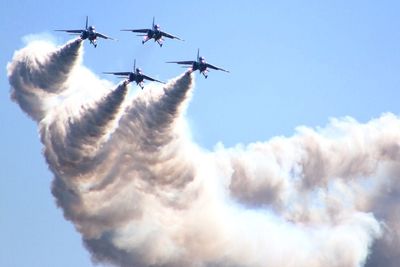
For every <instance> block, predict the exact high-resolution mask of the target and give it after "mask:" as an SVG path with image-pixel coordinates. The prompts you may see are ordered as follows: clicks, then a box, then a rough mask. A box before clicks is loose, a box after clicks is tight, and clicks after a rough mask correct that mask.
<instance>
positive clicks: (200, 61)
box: [167, 49, 229, 78]
mask: <svg viewBox="0 0 400 267" xmlns="http://www.w3.org/2000/svg"><path fill="white" fill-rule="evenodd" d="M167 63H176V64H181V65H189V66H190V65H191V66H192V69H191V71H196V70H199V72H200V73H201V74H203V76H204V78H207V77H208V71H209V70H208V68H210V69H214V70H222V71H225V72H229V71H227V70H224V69H222V68H219V67H216V66H214V65H212V64H210V63H207V62H206V59H205V58H204V57H201V56H200V49H197V60H196V61H194V60H188V61H168V62H167Z"/></svg>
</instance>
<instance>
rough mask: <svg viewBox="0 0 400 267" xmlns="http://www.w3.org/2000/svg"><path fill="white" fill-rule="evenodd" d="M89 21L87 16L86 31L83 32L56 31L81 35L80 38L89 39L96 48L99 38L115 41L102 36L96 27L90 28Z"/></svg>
mask: <svg viewBox="0 0 400 267" xmlns="http://www.w3.org/2000/svg"><path fill="white" fill-rule="evenodd" d="M88 21H89V18H88V16H86V25H85V29H82V30H56V31H59V32H68V33H69V34H77V35H80V38H81V39H82V40H85V39H89V41H90V43H91V44H92V45H93V46H94V47H97V42H96V40H97V37H100V38H103V39H109V40H115V39H113V38H111V37H109V36H106V35H104V34H101V33H99V32H96V29H95V27H94V26H89V27H88Z"/></svg>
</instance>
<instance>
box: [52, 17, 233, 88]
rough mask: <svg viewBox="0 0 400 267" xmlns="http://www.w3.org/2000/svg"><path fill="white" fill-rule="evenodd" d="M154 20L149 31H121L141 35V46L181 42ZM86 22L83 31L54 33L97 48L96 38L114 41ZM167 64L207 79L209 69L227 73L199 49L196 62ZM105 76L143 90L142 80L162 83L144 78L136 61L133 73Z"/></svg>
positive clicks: (87, 19)
mask: <svg viewBox="0 0 400 267" xmlns="http://www.w3.org/2000/svg"><path fill="white" fill-rule="evenodd" d="M154 20H155V18H154V17H153V25H152V28H151V29H124V30H121V31H131V32H135V33H141V34H139V35H138V36H143V40H142V44H144V43H145V42H147V41H148V40H150V39H154V42H157V43H158V44H159V45H160V47H162V45H163V41H164V38H163V37H166V38H170V39H177V40H181V41H183V40H182V39H180V38H179V37H177V36H174V35H172V34H169V33H166V32H164V31H161V30H160V25H158V24H155V23H154ZM88 21H89V18H88V16H86V25H85V29H81V30H56V31H62V32H67V33H69V34H74V35H79V37H80V39H82V40H86V39H89V41H90V43H91V44H92V45H93V46H94V47H97V42H96V40H97V38H98V37H100V38H103V39H110V40H115V39H113V38H111V37H109V36H106V35H104V34H101V33H99V32H96V30H95V27H94V26H88ZM167 63H176V64H180V65H186V66H190V67H191V69H190V71H192V72H193V71H196V70H199V72H200V73H201V74H202V75H203V76H204V78H207V77H208V72H209V69H214V70H221V71H225V72H229V71H227V70H225V69H223V68H220V67H217V66H214V65H212V64H210V63H207V62H206V60H205V58H204V57H201V56H200V49H198V50H197V59H196V61H194V60H187V61H169V62H167ZM104 73H106V74H113V75H116V76H118V77H120V78H127V80H126V82H127V83H129V82H136V84H137V85H139V86H140V88H142V89H143V88H144V85H143V83H144V80H149V81H154V82H159V83H164V82H162V81H159V80H156V79H154V78H151V77H149V76H146V75H144V74H143V73H142V70H141V69H140V68H136V60H135V61H134V64H133V71H131V72H104Z"/></svg>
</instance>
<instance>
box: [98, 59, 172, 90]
mask: <svg viewBox="0 0 400 267" xmlns="http://www.w3.org/2000/svg"><path fill="white" fill-rule="evenodd" d="M103 73H106V74H114V75H116V76H118V77H120V78H127V81H126V82H127V83H129V82H136V84H137V85H139V86H140V88H142V90H143V88H144V85H143V83H144V80H149V81H153V82H158V83H165V82H162V81H159V80H156V79H154V78H151V77H149V76H146V75H144V74H143V73H142V70H141V69H140V68H136V59H135V61H134V63H133V72H131V71H128V72H103Z"/></svg>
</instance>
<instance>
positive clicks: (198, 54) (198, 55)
mask: <svg viewBox="0 0 400 267" xmlns="http://www.w3.org/2000/svg"><path fill="white" fill-rule="evenodd" d="M199 59H200V48H197V61H199Z"/></svg>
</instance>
